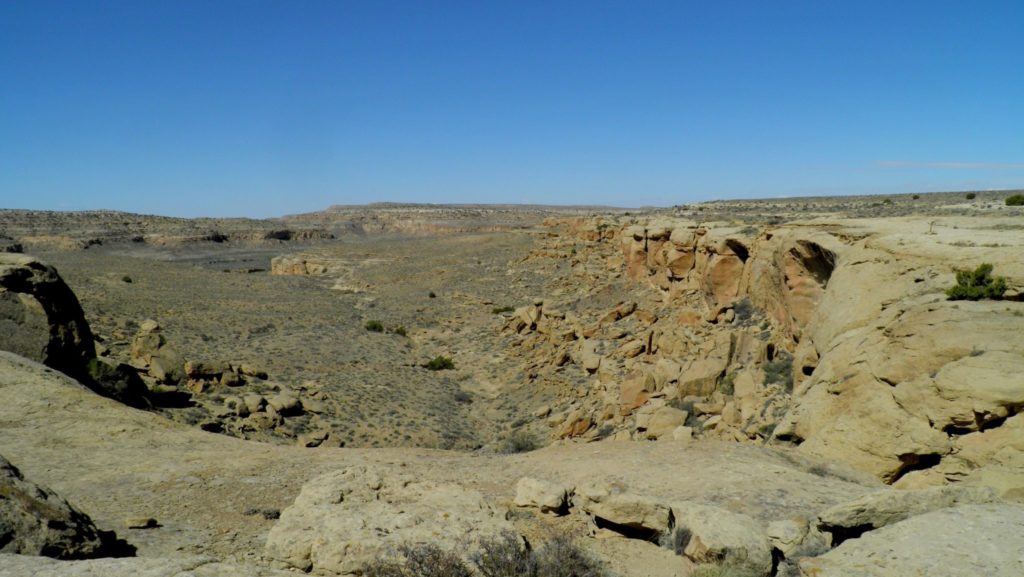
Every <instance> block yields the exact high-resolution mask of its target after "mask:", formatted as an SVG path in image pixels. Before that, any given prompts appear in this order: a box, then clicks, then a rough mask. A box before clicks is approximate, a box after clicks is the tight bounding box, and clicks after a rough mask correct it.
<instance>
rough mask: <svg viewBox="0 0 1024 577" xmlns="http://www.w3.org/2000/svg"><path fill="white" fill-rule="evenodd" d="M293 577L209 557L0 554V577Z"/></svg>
mask: <svg viewBox="0 0 1024 577" xmlns="http://www.w3.org/2000/svg"><path fill="white" fill-rule="evenodd" d="M28 576H33V577H35V576H38V577H294V576H295V573H294V572H291V571H280V570H275V569H268V568H266V567H258V566H254V565H249V564H237V563H230V562H224V561H218V560H216V559H214V558H213V557H208V556H203V557H198V556H190V555H186V556H175V557H173V558H172V557H139V558H130V559H91V560H87V561H57V560H54V559H47V558H45V557H29V556H24V555H5V554H0V577H28Z"/></svg>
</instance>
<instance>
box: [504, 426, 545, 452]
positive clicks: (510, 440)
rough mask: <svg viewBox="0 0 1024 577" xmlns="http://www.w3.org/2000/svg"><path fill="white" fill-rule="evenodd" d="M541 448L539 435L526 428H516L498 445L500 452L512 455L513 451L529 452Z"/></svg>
mask: <svg viewBox="0 0 1024 577" xmlns="http://www.w3.org/2000/svg"><path fill="white" fill-rule="evenodd" d="M539 448H540V443H539V442H537V437H536V436H534V435H533V434H532V433H530V432H529V431H527V430H525V429H516V430H515V431H512V432H511V433H510V434H509V435H508V436H507V437H505V438H504V439H503V440H502V441H501V444H500V445H498V452H499V453H504V454H506V455H510V454H513V453H529V452H530V451H536V450H537V449H539Z"/></svg>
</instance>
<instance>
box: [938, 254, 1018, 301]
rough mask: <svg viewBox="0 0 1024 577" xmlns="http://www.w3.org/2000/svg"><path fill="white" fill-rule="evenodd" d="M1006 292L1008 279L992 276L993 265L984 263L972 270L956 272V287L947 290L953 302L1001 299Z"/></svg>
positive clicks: (947, 294)
mask: <svg viewBox="0 0 1024 577" xmlns="http://www.w3.org/2000/svg"><path fill="white" fill-rule="evenodd" d="M1005 292H1006V279H1004V278H1003V277H993V276H992V265H991V264H989V263H987V262H986V263H982V264H980V265H979V266H978V268H976V269H974V270H973V271H972V270H958V271H956V285H954V286H952V287H950V288H949V289H947V290H946V296H947V297H949V300H951V301H957V300H969V301H976V300H981V299H996V300H998V299H1001V298H1003V293H1005Z"/></svg>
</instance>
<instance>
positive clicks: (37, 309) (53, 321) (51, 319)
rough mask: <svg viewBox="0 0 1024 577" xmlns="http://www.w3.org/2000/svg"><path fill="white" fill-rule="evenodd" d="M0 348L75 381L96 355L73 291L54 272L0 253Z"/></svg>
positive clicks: (29, 260) (19, 256)
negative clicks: (38, 363)
mask: <svg viewBox="0 0 1024 577" xmlns="http://www.w3.org/2000/svg"><path fill="white" fill-rule="evenodd" d="M0 349H3V350H7V351H11V352H13V353H17V354H19V355H21V356H23V357H26V358H29V359H32V360H34V361H38V362H41V363H43V364H44V365H46V366H48V367H52V368H54V369H57V370H59V371H61V372H62V373H65V374H67V375H70V376H72V377H76V378H79V377H83V376H85V375H87V374H88V371H87V368H86V365H87V364H88V362H89V361H90V360H91V359H92V358H93V357H95V356H96V352H95V347H94V345H93V336H92V332H91V331H90V330H89V324H88V323H87V322H86V321H85V315H84V313H83V312H82V307H81V305H80V304H79V303H78V299H77V298H76V297H75V293H73V292H72V291H71V289H70V288H69V287H68V285H67V284H65V283H64V280H63V279H61V278H60V275H58V274H57V270H56V269H54V268H53V267H51V266H48V265H46V264H43V263H42V262H40V261H39V260H37V259H35V258H33V257H31V256H28V255H23V254H13V253H0Z"/></svg>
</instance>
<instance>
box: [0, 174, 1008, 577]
mask: <svg viewBox="0 0 1024 577" xmlns="http://www.w3.org/2000/svg"><path fill="white" fill-rule="evenodd" d="M1008 194H1009V193H995V192H979V193H976V194H975V195H974V196H973V197H972V198H969V199H968V198H966V197H965V195H964V194H963V193H941V194H922V195H914V196H917V198H914V197H913V196H911V195H898V196H891V197H849V198H831V199H830V198H815V199H777V200H764V201H742V202H741V201H733V202H715V203H702V204H696V205H689V206H678V207H673V208H669V209H632V210H627V209H611V208H607V207H562V208H557V207H488V206H485V205H480V206H461V207H450V206H434V205H429V206H415V205H381V206H370V207H332V208H331V209H328V210H325V211H323V212H319V213H312V214H307V215H291V216H286V217H282V218H280V219H274V220H243V219H197V220H187V219H166V218H162V217H148V216H142V215H127V214H122V213H116V212H98V213H40V212H26V211H14V210H4V211H0V237H3V238H4V239H5V240H4V243H5V245H6V246H8V247H10V249H11V250H18V249H20V250H21V251H23V252H24V253H26V254H28V255H31V257H33V258H35V259H38V261H39V262H40V263H45V265H51V266H53V267H54V268H55V269H56V272H58V273H59V275H60V278H61V279H62V282H63V283H66V285H67V286H68V287H70V290H71V291H73V293H74V295H76V297H77V303H79V304H80V306H81V315H82V317H83V319H84V322H87V323H88V326H89V329H90V330H89V333H90V336H89V338H88V339H87V340H89V342H88V343H87V345H88V347H87V348H88V349H89V350H88V351H87V352H86V353H84V354H86V356H88V357H89V359H87V360H89V363H91V364H90V366H95V365H96V363H100V364H103V365H104V366H109V367H118V369H117V370H119V371H122V372H123V373H125V374H130V375H131V376H132V377H133V378H137V379H139V380H140V381H141V383H142V385H140V386H142V387H144V388H142V389H139V390H142V391H144V394H142V395H141V397H140V400H139V403H135V405H136V406H135V407H134V408H133V407H130V406H127V405H126V404H124V403H122V402H119V401H118V400H115V399H112V398H107V397H109V396H116V395H111V394H107V397H105V396H103V395H101V394H97V392H95V391H94V389H97V386H95V383H92V385H93V386H91V388H90V387H88V386H83V384H80V383H79V382H76V381H75V380H74V379H72V378H71V377H68V376H67V375H64V374H61V372H60V371H57V370H54V368H51V367H56V368H59V369H61V370H63V371H64V372H70V373H72V376H76V377H78V378H79V380H82V379H84V378H85V377H81V376H79V374H78V373H74V371H69V370H65V368H64V367H63V366H59V367H58V366H57V365H58V364H59V362H58V361H57V360H55V358H54V357H53V355H52V354H51V352H52V350H53V346H52V339H53V338H56V337H55V336H53V335H57V334H60V335H64V334H65V333H66V332H67V331H66V330H65V327H64V325H61V324H60V322H59V321H57V320H55V319H56V318H57V316H58V312H60V311H55V309H54V308H53V304H52V299H50V300H48V299H47V298H45V297H39V296H38V295H39V294H43V293H38V292H36V293H33V292H31V291H27V289H25V288H24V286H23V283H22V284H18V283H14V282H11V283H8V284H4V285H2V286H3V289H0V290H3V291H4V292H3V293H0V295H2V294H5V293H10V294H15V293H17V294H20V295H36V296H34V297H29V296H19V297H17V298H16V299H14V300H10V299H7V300H4V301H3V303H8V302H10V303H14V302H15V301H17V302H18V303H22V304H24V303H28V304H25V307H26V308H25V309H24V310H22V309H20V308H11V307H13V306H15V305H13V304H12V305H7V304H4V307H6V308H4V307H0V313H3V314H6V315H8V316H7V317H4V318H5V319H6V320H5V321H4V322H5V323H8V324H5V325H4V326H3V327H0V328H3V330H2V331H0V333H3V338H6V339H8V340H7V341H3V340H2V339H0V342H3V343H5V344H6V343H9V342H11V340H10V339H14V338H23V336H24V335H26V334H29V333H30V332H31V331H32V330H34V329H33V327H41V329H40V330H41V331H42V333H44V337H43V339H44V341H45V339H46V338H50V339H51V345H46V346H44V347H42V349H44V350H43V352H42V353H40V354H38V355H37V356H34V355H33V354H32V353H33V351H34V349H33V348H32V346H30V345H31V343H29V344H25V343H26V342H27V341H24V340H23V341H19V342H15V343H14V345H15V346H6V347H0V348H7V349H8V350H11V351H14V353H18V354H13V353H0V455H2V456H3V457H4V458H6V459H7V460H9V461H10V463H11V464H13V465H14V466H16V467H17V468H18V469H19V470H20V471H21V473H22V474H23V475H24V477H25V479H27V480H29V481H32V482H34V483H38V484H39V485H42V486H44V487H48V488H49V489H52V490H53V491H55V492H56V493H57V494H58V495H59V496H60V497H62V498H64V499H67V500H68V501H69V502H70V503H71V504H72V505H73V506H74V507H75V508H77V509H79V510H81V511H82V512H84V513H86V514H88V515H89V516H90V517H91V518H92V520H93V521H95V523H96V525H97V526H98V527H100V528H101V529H105V530H113V531H116V533H117V536H118V537H119V538H121V539H123V540H124V541H126V542H127V543H128V544H130V546H131V548H133V549H134V552H135V556H134V557H126V558H102V559H93V560H75V561H65V560H55V559H48V558H45V557H34V556H30V555H26V554H20V555H14V554H9V553H19V551H15V550H12V549H11V548H10V545H7V544H5V543H4V539H3V538H2V534H3V527H4V526H3V525H2V524H0V575H4V576H6V575H11V576H20V575H40V576H42V575H155V576H157V575H158V576H164V575H166V576H171V575H174V576H178V575H181V576H184V575H267V576H270V575H286V574H299V573H303V572H312V573H315V574H323V575H348V574H358V573H360V572H361V570H362V569H361V566H360V565H359V563H363V562H365V561H366V560H368V559H371V558H373V557H374V556H375V555H377V556H379V555H382V554H384V553H385V552H387V551H390V550H391V549H390V548H391V547H393V546H395V545H398V544H399V543H401V542H403V541H408V542H413V543H426V542H437V543H441V544H446V545H447V546H451V547H453V548H462V549H466V550H469V549H472V545H467V543H471V542H472V541H473V540H474V539H478V538H481V537H486V536H487V535H490V534H499V533H500V532H501V531H512V532H514V533H515V534H516V535H517V536H520V538H522V539H525V541H526V542H528V543H530V544H532V545H533V546H535V547H536V546H539V545H540V544H543V543H545V542H546V541H549V540H550V539H551V538H552V536H554V535H559V534H567V535H572V536H574V537H575V538H576V540H577V543H579V544H580V546H581V547H583V549H584V550H586V551H588V552H589V553H590V554H592V555H594V556H595V557H596V558H598V559H600V560H601V561H603V562H604V563H605V564H606V565H607V568H608V570H609V571H610V572H612V573H615V574H620V575H625V576H634V575H635V576H638V577H639V576H641V575H650V576H670V575H678V576H686V575H691V574H700V575H706V574H708V573H706V571H709V570H711V569H713V568H716V569H717V570H720V571H722V573H720V574H722V575H725V574H728V573H725V571H727V570H729V567H728V565H729V563H732V562H733V561H735V560H740V561H742V564H743V565H744V567H743V568H742V570H743V571H745V573H742V575H804V576H807V577H811V576H814V577H829V576H854V575H879V576H881V575H918V574H920V575H924V574H928V575H963V574H977V575H982V574H985V575H1005V576H1007V577H1009V576H1014V575H1022V574H1024V537H1021V535H1024V532H1021V529H1022V528H1024V505H1021V501H1024V416H1022V415H1020V410H1021V408H1024V380H1022V379H1024V377H1022V375H1024V330H1022V328H1024V299H1022V292H1024V262H1022V261H1021V260H1020V258H1019V255H1020V251H1021V249H1022V248H1024V234H1022V231H1024V209H1021V208H1017V207H1007V206H1006V205H1005V204H1004V203H1003V197H1005V196H1007V195H1008ZM3 258H9V259H14V260H10V262H8V261H4V263H3V266H4V267H6V268H4V270H5V271H11V272H9V275H10V277H11V278H14V277H15V276H16V274H15V273H17V274H20V273H18V271H22V270H24V269H25V268H26V267H33V266H36V265H30V264H28V263H29V261H28V260H26V259H27V257H17V258H14V257H6V256H5V257H3ZM18 259H21V260H18ZM982 263H990V264H992V265H993V273H992V275H994V276H998V277H1000V278H1002V279H1003V282H1004V283H1005V290H1004V291H1003V292H1002V293H1000V294H999V295H998V297H999V298H997V299H991V298H986V299H981V300H949V298H948V296H947V294H946V291H947V289H948V288H950V287H951V286H953V285H954V284H956V282H957V281H956V276H957V271H958V270H961V271H962V270H972V271H973V270H975V269H976V268H977V267H978V266H979V265H981V264H982ZM39 266H43V265H39ZM36 270H41V269H38V267H37V268H36ZM5 274H6V273H5ZM18 278H21V277H18ZM40 282H42V281H40ZM45 282H56V281H54V280H53V279H48V280H46V281H45ZM46 294H49V293H46ZM32 298H37V299H38V303H35V301H32V300H31V299H32ZM30 301H31V302H30ZM33 303H35V304H33ZM18 306H20V305H18ZM61 306H62V307H63V306H64V305H61ZM12 310H13V311H15V312H13V313H11V312H10V311H12ZM26 311H27V312H26ZM40 311H42V312H45V314H42V313H40ZM61 314H63V312H61ZM33 315H35V316H33ZM32 319H36V320H32ZM39 319H42V320H39ZM33 323H35V324H33ZM47 323H49V325H47ZM10 326H13V327H14V328H13V329H9V327H10ZM47 326H48V327H49V328H47ZM47 331H48V333H47ZM46 334H48V335H49V336H48V337H47V336H45V335H46ZM25 338H27V337H25ZM33 342H34V341H33ZM47 347H49V348H47ZM48 351H49V352H48ZM19 355H20V356H19ZM48 355H49V356H48ZM26 357H27V358H26ZM92 357H95V358H92ZM40 362H41V363H44V364H40ZM46 365H49V367H48V366H46ZM82 374H84V373H82ZM97 380H98V381H99V380H101V379H97ZM85 384H88V383H85ZM99 392H101V393H105V392H104V391H103V390H102V389H100V390H99ZM105 394H106V393H105ZM0 488H2V485H0ZM332 495H333V496H332ZM4 498H7V497H5V493H3V492H2V491H0V505H2V503H3V499H4ZM361 499H362V500H361ZM138 519H152V520H153V522H152V523H139V522H138V521H137V520H138ZM346 519H348V520H349V521H344V520H346ZM943 527H945V529H943ZM14 542H15V541H9V543H14ZM5 546H7V547H8V548H7V549H5V548H4V547H5ZM737 562H738V561H737ZM737 570H739V569H737ZM702 571H704V572H705V573H701V572H702Z"/></svg>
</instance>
